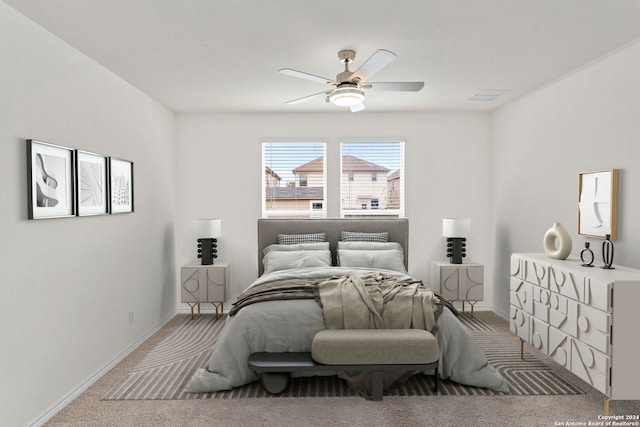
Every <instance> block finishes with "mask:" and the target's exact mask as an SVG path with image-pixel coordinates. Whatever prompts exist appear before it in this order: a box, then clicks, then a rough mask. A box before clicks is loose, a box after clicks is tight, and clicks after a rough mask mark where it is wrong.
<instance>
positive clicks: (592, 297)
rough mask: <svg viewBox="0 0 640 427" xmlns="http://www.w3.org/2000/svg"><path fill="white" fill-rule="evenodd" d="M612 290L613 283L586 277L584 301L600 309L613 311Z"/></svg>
mask: <svg viewBox="0 0 640 427" xmlns="http://www.w3.org/2000/svg"><path fill="white" fill-rule="evenodd" d="M611 290H612V284H611V283H609V282H606V281H603V280H598V279H594V278H590V277H586V278H585V281H584V297H583V299H582V302H584V303H585V304H589V305H590V306H592V307H595V308H599V309H600V310H604V311H608V312H611V311H612V309H613V293H612V291H611Z"/></svg>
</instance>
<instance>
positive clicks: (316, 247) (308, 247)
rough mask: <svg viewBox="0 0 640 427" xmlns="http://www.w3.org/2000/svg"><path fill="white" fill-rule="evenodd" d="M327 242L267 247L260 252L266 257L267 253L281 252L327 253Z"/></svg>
mask: <svg viewBox="0 0 640 427" xmlns="http://www.w3.org/2000/svg"><path fill="white" fill-rule="evenodd" d="M328 250H329V242H318V243H296V244H292V245H269V246H267V247H266V248H264V249H263V250H262V254H263V255H266V254H268V253H269V252H276V251H278V252H282V251H328Z"/></svg>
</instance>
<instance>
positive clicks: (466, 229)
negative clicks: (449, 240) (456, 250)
mask: <svg viewBox="0 0 640 427" xmlns="http://www.w3.org/2000/svg"><path fill="white" fill-rule="evenodd" d="M469 234H471V218H444V219H443V220H442V236H444V237H467V236H468V235H469Z"/></svg>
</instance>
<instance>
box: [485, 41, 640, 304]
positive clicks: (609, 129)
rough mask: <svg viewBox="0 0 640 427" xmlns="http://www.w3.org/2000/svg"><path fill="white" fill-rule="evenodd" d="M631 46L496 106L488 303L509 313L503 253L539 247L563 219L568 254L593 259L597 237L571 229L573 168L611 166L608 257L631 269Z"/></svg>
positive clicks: (639, 69)
mask: <svg viewBox="0 0 640 427" xmlns="http://www.w3.org/2000/svg"><path fill="white" fill-rule="evenodd" d="M639 76H640V43H638V44H635V45H632V46H630V47H627V48H626V49H623V50H621V51H619V52H615V53H612V54H611V55H609V56H608V57H606V58H603V59H602V60H600V61H598V62H596V63H594V64H592V65H590V66H588V67H585V68H584V69H582V70H579V71H576V72H575V73H573V74H572V75H570V76H567V77H566V78H564V79H562V80H559V81H557V82H555V83H553V84H549V85H548V86H547V87H545V88H543V89H540V90H538V91H537V92H535V93H533V94H531V95H529V96H526V97H524V98H522V99H520V100H519V101H517V102H513V103H511V104H510V105H507V106H506V107H504V108H502V109H501V110H499V111H497V112H495V113H494V114H493V117H492V147H493V148H492V149H493V154H492V161H493V167H492V170H493V176H492V194H493V200H494V201H493V217H494V226H495V238H496V242H495V272H494V277H495V286H496V292H495V294H496V295H497V298H496V300H495V303H496V308H498V309H499V310H501V311H504V312H508V311H507V310H508V304H509V302H508V301H509V292H508V289H509V281H508V277H509V255H510V254H511V253H512V252H543V247H542V240H543V236H544V233H545V232H546V231H547V229H549V228H550V227H551V225H552V224H553V222H555V221H558V222H561V223H563V225H564V226H565V228H566V229H567V230H569V232H570V233H571V235H572V239H573V255H574V256H579V255H580V251H581V250H582V248H584V242H586V241H590V242H591V244H592V247H593V248H594V253H595V256H596V263H597V264H599V265H602V251H601V242H602V240H599V239H587V238H584V237H583V236H578V235H577V216H578V210H577V201H578V174H579V173H580V172H586V171H592V170H599V169H610V168H616V169H619V170H620V172H619V181H620V182H619V188H618V192H619V193H618V209H619V210H618V239H617V240H616V241H615V242H614V243H615V259H614V263H616V264H621V265H626V266H629V267H635V268H640V250H639V249H638V242H640V221H638V218H637V212H638V211H640V197H639V195H640V187H639V184H640V120H639V117H640V97H639V96H638V94H639V93H640V78H639Z"/></svg>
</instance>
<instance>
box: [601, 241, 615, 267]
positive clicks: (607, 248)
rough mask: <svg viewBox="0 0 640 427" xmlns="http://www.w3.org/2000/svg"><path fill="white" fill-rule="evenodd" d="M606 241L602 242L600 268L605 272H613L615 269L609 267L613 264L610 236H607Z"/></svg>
mask: <svg viewBox="0 0 640 427" xmlns="http://www.w3.org/2000/svg"><path fill="white" fill-rule="evenodd" d="M605 237H606V240H605V241H604V242H602V260H603V261H604V266H602V268H604V269H606V270H613V269H615V267H611V265H612V264H613V242H612V241H611V234H607V235H606V236H605Z"/></svg>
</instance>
